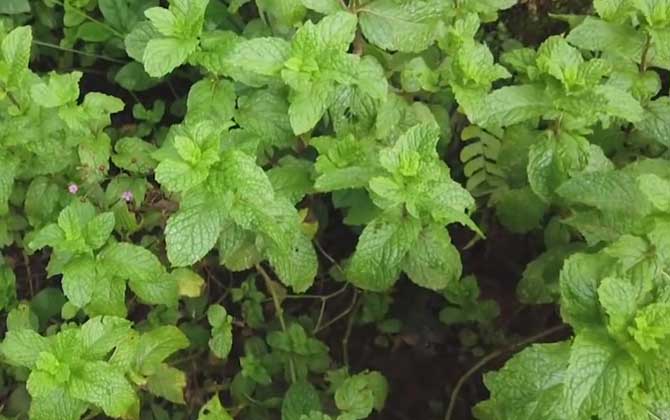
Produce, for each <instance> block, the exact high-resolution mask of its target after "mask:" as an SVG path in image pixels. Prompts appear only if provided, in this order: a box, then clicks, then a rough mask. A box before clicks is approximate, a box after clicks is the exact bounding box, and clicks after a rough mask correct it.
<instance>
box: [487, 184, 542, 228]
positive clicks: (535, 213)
mask: <svg viewBox="0 0 670 420" xmlns="http://www.w3.org/2000/svg"><path fill="white" fill-rule="evenodd" d="M546 211H547V205H546V204H545V203H544V202H543V201H542V200H541V199H540V198H539V197H538V196H537V195H535V193H533V191H532V190H531V189H530V188H529V187H525V188H519V189H510V190H507V191H505V192H503V193H502V194H501V197H500V201H498V203H497V204H496V215H497V216H498V218H499V219H500V222H501V223H502V224H503V225H504V226H505V227H506V228H507V229H509V231H510V232H514V233H528V232H530V231H532V230H533V229H537V228H538V227H540V225H541V222H542V218H543V217H544V214H545V212H546Z"/></svg>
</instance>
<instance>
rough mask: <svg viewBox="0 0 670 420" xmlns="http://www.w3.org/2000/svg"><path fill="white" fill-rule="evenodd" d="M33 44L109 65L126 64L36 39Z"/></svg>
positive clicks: (104, 56)
mask: <svg viewBox="0 0 670 420" xmlns="http://www.w3.org/2000/svg"><path fill="white" fill-rule="evenodd" d="M33 44H35V45H39V46H41V47H47V48H53V49H54V50H59V51H65V52H69V53H73V54H79V55H85V56H87V57H93V58H97V59H99V60H105V61H109V62H110V63H116V64H128V62H127V61H123V60H119V59H117V58H112V57H107V56H106V55H100V54H95V53H90V52H87V51H80V50H75V49H73V48H66V47H61V46H60V45H56V44H51V43H49V42H44V41H39V40H37V39H34V40H33Z"/></svg>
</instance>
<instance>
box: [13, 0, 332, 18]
mask: <svg viewBox="0 0 670 420" xmlns="http://www.w3.org/2000/svg"><path fill="white" fill-rule="evenodd" d="M26 1H27V0H26ZM300 1H301V2H302V4H303V6H305V7H306V8H308V9H312V10H315V11H317V12H319V13H322V14H324V15H330V14H333V13H337V12H341V11H343V10H344V8H343V6H342V3H341V2H340V1H339V0H300Z"/></svg>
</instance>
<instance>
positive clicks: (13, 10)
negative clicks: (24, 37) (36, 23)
mask: <svg viewBox="0 0 670 420" xmlns="http://www.w3.org/2000/svg"><path fill="white" fill-rule="evenodd" d="M19 13H30V3H28V0H7V1H5V2H3V3H2V4H0V14H4V15H16V14H19Z"/></svg>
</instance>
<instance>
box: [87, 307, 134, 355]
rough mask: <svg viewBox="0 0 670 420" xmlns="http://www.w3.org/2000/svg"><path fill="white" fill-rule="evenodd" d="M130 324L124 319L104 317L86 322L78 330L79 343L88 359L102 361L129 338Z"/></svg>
mask: <svg viewBox="0 0 670 420" xmlns="http://www.w3.org/2000/svg"><path fill="white" fill-rule="evenodd" d="M131 326H132V323H131V322H130V321H128V320H126V319H123V318H119V317H114V316H104V317H95V318H91V319H89V320H88V321H86V322H85V323H84V324H83V325H82V326H81V329H80V335H81V341H82V345H83V347H84V350H85V351H86V357H87V358H88V359H102V358H104V357H105V356H106V355H107V354H108V353H109V352H110V351H111V350H112V349H114V348H115V347H117V346H118V345H119V344H121V342H122V341H124V340H126V339H127V338H128V337H130V336H131Z"/></svg>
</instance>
